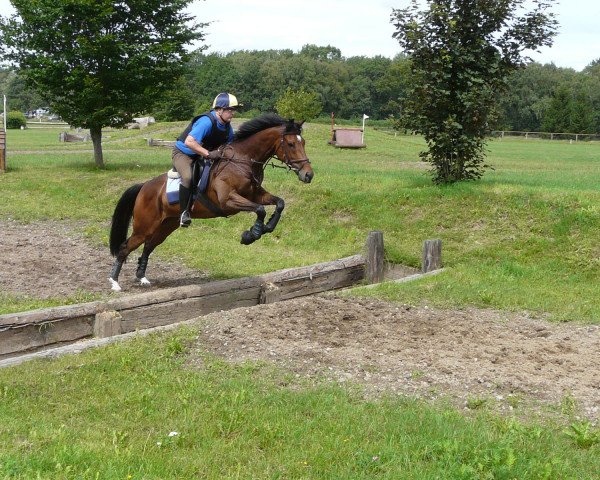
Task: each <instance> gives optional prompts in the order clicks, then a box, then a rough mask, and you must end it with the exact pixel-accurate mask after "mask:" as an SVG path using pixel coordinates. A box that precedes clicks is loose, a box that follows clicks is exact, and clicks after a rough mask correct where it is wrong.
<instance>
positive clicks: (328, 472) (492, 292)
mask: <svg viewBox="0 0 600 480" xmlns="http://www.w3.org/2000/svg"><path fill="white" fill-rule="evenodd" d="M150 128H151V129H149V130H143V131H118V132H117V131H114V132H107V135H109V134H110V138H106V143H105V160H106V164H107V168H106V169H105V170H98V169H96V167H95V166H94V163H93V160H92V156H91V148H90V146H89V145H85V144H68V145H65V144H60V143H58V134H57V132H56V131H43V130H35V131H34V130H28V131H9V132H8V145H9V151H8V166H9V171H8V173H7V174H5V175H1V176H0V191H1V193H2V202H0V220H5V219H8V218H12V219H17V220H20V221H26V220H28V221H33V222H35V221H38V220H48V219H53V220H66V221H76V222H77V223H78V224H80V225H81V230H82V232H83V233H85V234H86V236H87V238H88V239H89V241H90V242H91V243H92V244H104V245H106V243H107V236H108V226H109V222H110V217H111V214H112V211H113V209H114V205H115V203H116V201H117V199H118V198H119V196H120V195H121V193H122V192H123V191H124V190H125V188H127V187H128V186H129V185H131V184H133V183H136V182H140V181H144V180H146V179H149V178H150V177H152V176H154V175H158V174H160V173H162V172H164V171H165V170H166V169H167V168H168V167H169V164H170V152H169V150H168V149H157V148H149V147H147V146H146V143H145V140H144V138H145V137H147V136H152V137H154V138H172V136H173V134H175V133H177V131H178V129H180V128H181V125H155V126H153V127H150ZM305 136H306V139H307V151H308V153H309V156H310V157H311V159H312V161H313V166H314V168H315V172H316V177H315V180H314V182H313V183H312V184H311V185H303V184H300V182H298V180H297V179H296V178H295V176H294V175H292V174H287V173H285V172H284V171H282V170H278V169H275V170H271V169H269V170H268V171H267V175H266V182H265V186H266V187H267V188H268V189H269V190H271V191H272V192H273V193H275V194H277V195H280V196H282V197H283V198H284V199H285V200H286V202H287V207H286V211H285V212H284V216H283V219H282V221H281V223H280V225H279V227H278V229H277V231H276V232H275V233H274V234H272V235H269V236H265V237H263V238H262V239H261V240H260V241H259V242H257V243H256V244H254V245H252V246H250V247H245V246H242V245H240V244H239V235H240V233H241V231H242V230H244V229H246V228H248V227H249V226H250V225H251V224H252V223H253V221H254V216H253V215H246V214H240V215H237V216H235V217H232V218H230V219H219V220H209V221H205V222H200V221H196V222H194V225H193V227H192V228H190V229H188V230H185V231H178V232H175V233H174V234H173V235H172V236H171V237H169V239H168V240H167V241H166V242H165V243H164V244H163V245H162V246H161V247H159V249H157V252H156V253H155V255H157V256H160V257H163V258H168V259H173V258H178V259H180V261H181V262H183V263H185V264H186V265H188V266H192V267H195V268H198V269H202V270H205V271H207V272H209V274H210V275H211V276H212V277H214V278H228V277H239V276H244V275H251V274H257V273H262V272H267V271H271V270H275V269H279V268H286V267H291V266H298V265H306V264H310V263H313V262H319V261H326V260H331V259H335V258H339V257H342V256H346V255H351V254H355V253H357V252H359V251H360V250H361V249H362V247H363V244H364V241H365V238H366V235H367V233H368V231H369V230H373V229H377V230H382V231H384V234H385V242H386V252H387V253H386V254H387V257H388V259H389V260H391V261H395V262H401V263H405V264H408V265H412V266H419V263H420V255H421V248H422V242H423V240H425V239H427V238H441V239H442V240H443V242H444V263H445V267H446V270H445V272H444V273H442V274H440V275H437V276H434V277H430V278H427V279H423V280H420V281H417V282H413V283H408V284H384V285H382V286H380V287H378V288H375V289H369V290H368V291H367V290H366V289H365V290H364V291H362V292H360V291H359V292H358V293H360V294H363V295H367V294H368V295H377V296H379V297H383V298H388V299H391V300H395V301H401V302H403V303H415V304H419V303H427V304H430V305H440V306H448V307H453V308H456V307H458V308H460V307H463V306H468V305H474V306H481V307H494V308H499V309H505V310H523V309H526V310H530V311H531V312H534V313H535V312H537V313H540V314H541V313H546V314H548V315H549V316H550V318H553V319H555V320H562V321H578V322H579V321H581V322H588V323H596V324H598V323H600V310H599V309H600V307H599V306H598V302H597V301H596V299H597V298H599V294H600V282H599V281H598V280H600V279H599V275H600V274H599V273H598V272H599V271H600V269H598V263H599V258H600V249H599V247H598V242H597V232H598V231H599V227H600V208H599V207H598V205H599V200H600V198H599V195H600V193H599V190H600V186H599V185H598V184H597V178H599V174H600V171H599V170H600V163H599V162H598V158H599V153H600V145H598V144H595V143H586V144H582V143H578V144H569V143H567V142H549V141H538V140H533V141H524V140H507V139H505V140H503V141H493V142H491V143H490V144H489V149H490V153H489V157H488V160H489V162H490V163H491V164H492V165H493V166H494V167H495V170H494V171H489V172H488V173H487V174H486V175H485V176H484V178H483V180H482V181H480V182H476V183H467V184H460V185H454V186H450V187H440V186H435V185H432V183H431V181H430V179H429V177H427V176H426V174H425V170H424V169H423V168H422V165H421V164H420V162H419V161H418V152H419V151H420V149H422V148H423V142H422V140H421V139H420V138H418V137H406V136H398V137H395V136H393V135H389V134H387V133H385V132H382V131H372V130H367V134H366V143H367V145H368V148H367V149H365V150H357V151H351V150H339V149H334V148H332V147H330V146H328V145H327V139H328V128H327V127H326V126H319V125H308V126H307V128H306V133H305ZM107 256H108V251H107ZM82 268H85V259H82ZM148 272H149V275H150V276H151V275H152V263H151V264H150V267H149V270H148ZM354 293H357V292H356V291H354ZM0 295H2V294H0ZM91 299H95V297H92V296H88V295H87V294H85V293H83V292H78V293H74V294H73V296H72V297H71V298H68V299H64V298H55V299H50V300H40V299H35V298H14V297H9V296H6V295H5V294H4V295H2V296H0V313H4V312H7V311H19V310H25V309H29V308H39V307H43V306H52V305H58V304H60V303H65V302H70V303H73V302H76V301H87V300H91ZM195 336H196V332H195V331H194V330H190V329H185V330H179V331H178V332H177V333H174V334H169V335H160V336H158V335H155V336H151V337H146V338H144V339H138V340H135V341H133V342H129V343H127V344H123V345H117V346H111V347H108V348H103V349H99V350H97V351H93V352H86V353H84V354H81V355H79V356H69V357H64V358H61V359H58V360H54V361H51V362H48V361H46V362H35V363H29V364H24V365H21V366H18V367H13V368H9V369H2V370H0V406H1V408H0V479H2V480H4V479H11V480H12V479H22V480H25V479H27V480H29V479H53V480H54V479H75V478H77V479H104V478H106V479H175V478H181V479H189V478H209V479H212V478H215V479H229V478H253V479H263V478H264V479H300V478H311V479H313V478H314V479H317V478H318V479H337V478H339V479H350V478H351V479H361V478H364V479H367V478H369V479H371V478H382V479H385V478H389V479H397V478H403V479H405V478H406V479H434V478H452V479H455V478H456V479H483V478H495V479H503V478H506V479H509V478H510V479H512V478H527V479H538V478H540V479H541V478H549V479H554V478H577V479H592V478H597V472H598V471H600V455H599V450H598V449H599V448H600V445H599V442H598V430H597V427H592V426H590V425H589V424H586V423H573V424H571V425H570V427H565V425H555V424H553V423H551V421H550V420H546V421H545V422H544V423H543V424H540V423H539V422H538V423H535V422H521V421H518V420H516V419H514V418H506V419H502V418H498V417H495V416H493V415H491V414H490V413H489V411H488V409H487V407H486V401H484V400H485V399H483V400H482V399H478V398H473V399H471V401H470V405H471V407H472V408H471V409H470V410H469V413H468V415H464V414H463V412H458V411H456V410H454V409H453V408H451V407H450V406H448V405H446V404H444V403H443V402H441V401H437V402H435V403H434V404H431V403H424V402H418V401H413V400H409V399H402V398H395V397H390V398H384V399H381V400H365V399H363V398H362V396H361V394H360V391H358V390H353V389H352V387H348V389H343V388H341V387H339V386H336V385H331V384H327V383H318V382H317V383H316V384H305V383H303V382H302V381H299V380H298V379H296V378H295V377H293V376H291V375H290V374H289V373H286V372H284V371H276V370H273V369H272V368H271V367H267V366H265V365H263V364H257V363H245V364H243V365H229V364H226V363H224V362H221V361H218V360H216V359H214V358H211V357H206V356H204V358H203V366H202V368H200V369H196V368H191V367H189V366H187V363H186V361H187V358H188V357H187V355H186V354H187V353H188V351H189V345H190V344H191V342H192V339H193V338H195ZM192 353H194V356H198V355H200V356H201V357H202V356H203V355H205V354H203V352H202V351H200V352H197V351H193V352H192ZM418 374H419V373H418V372H414V375H418ZM567 400H568V399H567ZM517 407H518V405H517V404H516V403H515V408H517ZM571 407H572V406H570V405H569V404H568V402H567V401H565V406H564V408H565V409H570V408H571ZM567 413H569V414H570V415H573V414H574V412H567ZM170 432H177V435H174V436H169V433H170Z"/></svg>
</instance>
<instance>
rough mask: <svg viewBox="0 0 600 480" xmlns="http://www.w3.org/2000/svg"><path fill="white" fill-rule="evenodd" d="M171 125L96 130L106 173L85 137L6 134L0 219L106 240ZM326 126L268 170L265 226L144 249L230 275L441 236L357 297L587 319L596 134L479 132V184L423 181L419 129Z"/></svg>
mask: <svg viewBox="0 0 600 480" xmlns="http://www.w3.org/2000/svg"><path fill="white" fill-rule="evenodd" d="M181 126H182V124H157V125H154V126H152V127H150V128H149V129H147V130H142V131H136V130H124V131H111V132H108V133H107V134H106V135H105V136H108V135H110V138H106V144H105V161H106V165H107V168H106V169H105V170H98V169H96V167H95V165H94V164H93V161H92V153H91V150H90V146H89V144H88V145H85V144H60V143H59V142H58V136H57V134H56V132H54V131H44V130H25V131H9V132H8V145H9V150H8V165H9V168H10V170H9V172H8V173H7V174H6V175H2V177H0V188H1V189H2V197H3V202H2V203H1V204H0V219H1V218H13V219H16V220H20V221H36V220H42V219H55V220H63V219H64V220H75V221H77V222H80V223H82V222H84V223H85V227H83V228H84V230H85V233H86V234H87V235H88V236H89V237H90V241H92V242H94V243H102V244H104V245H106V244H107V241H108V238H107V236H108V226H109V222H110V217H111V214H112V210H113V209H114V205H115V203H116V201H117V199H118V197H119V196H120V194H121V193H122V192H123V191H124V190H125V188H127V187H128V186H129V185H131V184H133V183H137V182H141V181H145V180H147V179H149V178H151V177H152V176H154V175H158V174H160V173H162V172H164V171H165V170H166V169H167V168H168V167H169V164H170V152H169V150H168V149H160V148H151V147H147V146H146V142H145V138H147V137H150V136H152V137H154V138H172V137H174V136H175V134H176V132H177V131H178V129H180V128H181ZM328 135H329V130H328V128H327V126H325V125H316V124H310V125H308V126H307V127H306V129H305V137H306V139H307V151H308V154H309V156H310V157H311V159H312V161H313V166H314V169H315V172H316V177H315V180H314V182H313V183H312V184H311V185H304V184H301V183H300V182H298V180H297V179H296V178H295V176H294V175H293V174H289V173H286V172H285V171H283V170H279V169H269V170H268V171H267V175H266V181H265V186H266V187H267V189H269V190H270V191H272V192H274V193H276V194H277V195H280V196H282V197H283V198H284V199H285V200H286V202H287V208H286V210H285V211H284V216H283V219H282V221H281V223H280V226H279V227H278V229H277V230H276V231H275V232H274V233H273V234H272V235H267V236H265V237H263V238H262V239H261V240H260V241H259V242H257V243H256V244H254V245H252V246H250V247H245V246H242V245H240V244H239V236H240V233H241V232H242V231H243V230H245V229H247V228H248V227H249V226H250V225H251V224H252V223H253V220H254V219H253V215H252V214H240V215H237V216H234V217H232V218H230V219H215V220H208V221H202V222H200V221H197V222H194V225H193V228H191V229H188V230H185V231H177V232H175V233H174V234H173V235H171V237H169V239H168V240H167V241H166V242H165V243H164V244H163V245H161V246H160V247H159V248H158V249H157V250H156V253H155V255H156V256H159V257H163V258H178V259H180V261H183V262H184V263H185V264H187V265H188V266H190V267H194V268H197V269H200V270H204V271H207V272H208V273H209V274H210V275H211V276H212V277H214V278H231V277H239V276H244V275H252V274H259V273H264V272H267V271H272V270H275V269H279V268H287V267H293V266H299V265H307V264H310V263H314V262H320V261H328V260H332V259H335V258H339V257H342V256H346V255H352V254H355V253H357V252H359V251H360V250H361V249H362V247H363V244H364V240H365V238H366V235H367V233H368V231H369V230H382V231H383V232H384V235H385V243H386V254H387V256H388V259H389V260H390V261H393V262H399V263H404V264H407V265H410V266H415V267H418V266H419V264H420V255H421V248H422V242H423V240H425V239H427V238H441V239H442V240H443V255H444V264H445V267H446V271H445V272H444V273H443V274H441V275H438V276H435V277H431V278H429V279H424V280H422V281H418V282H413V283H410V284H403V285H395V284H393V285H392V284H386V285H382V286H381V287H379V288H377V289H372V290H369V292H365V294H368V295H377V296H379V297H382V298H387V299H390V300H401V301H403V302H411V303H428V304H431V305H438V306H444V307H463V306H466V305H474V306H478V307H492V308H498V309H505V310H528V311H530V312H532V313H533V314H536V313H537V314H540V315H541V314H546V315H548V316H549V317H550V318H552V319H555V320H559V321H578V322H584V323H596V324H597V323H600V303H598V302H596V301H594V299H595V298H598V297H599V295H600V282H599V281H598V280H600V269H599V268H598V266H599V265H600V247H598V242H597V240H596V233H597V232H598V230H599V228H600V207H598V205H599V204H600V201H599V200H600V186H599V185H598V183H597V178H598V177H599V175H600V163H599V162H598V161H597V158H598V154H599V153H600V145H599V144H597V143H582V142H578V143H576V144H570V143H568V142H551V141H542V140H529V141H527V140H523V139H504V140H492V141H490V143H489V155H488V161H489V163H490V164H491V165H492V166H493V167H494V170H489V171H488V172H487V173H486V174H485V176H484V177H483V179H482V180H481V181H479V182H472V183H463V184H458V185H452V186H436V185H433V184H432V183H431V181H430V178H429V177H428V176H427V174H426V170H425V169H424V168H423V167H424V164H422V163H421V162H419V160H418V152H419V151H420V150H421V149H422V148H423V147H424V144H423V141H422V140H421V139H420V138H419V137H412V136H397V137H396V136H394V135H390V134H389V133H386V132H383V131H377V130H367V132H366V140H365V141H366V143H367V145H368V147H367V149H364V150H342V149H335V148H332V147H331V146H329V145H327V140H328ZM32 152H33V153H32ZM148 273H149V275H150V276H151V275H152V262H151V263H150V267H149V270H148ZM67 300H68V299H67ZM13 303H14V302H13ZM2 311H3V310H2V309H1V308H0V312H2ZM12 311H14V310H12Z"/></svg>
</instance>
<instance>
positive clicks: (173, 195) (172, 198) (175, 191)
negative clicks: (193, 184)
mask: <svg viewBox="0 0 600 480" xmlns="http://www.w3.org/2000/svg"><path fill="white" fill-rule="evenodd" d="M179 185H181V179H180V177H177V178H171V177H169V176H167V202H169V205H173V204H174V203H179Z"/></svg>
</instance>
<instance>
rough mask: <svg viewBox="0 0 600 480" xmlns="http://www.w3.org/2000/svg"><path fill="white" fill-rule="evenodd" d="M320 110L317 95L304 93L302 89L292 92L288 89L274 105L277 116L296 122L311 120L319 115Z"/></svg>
mask: <svg viewBox="0 0 600 480" xmlns="http://www.w3.org/2000/svg"><path fill="white" fill-rule="evenodd" d="M322 108H323V106H322V105H321V102H320V101H319V97H318V95H317V94H316V93H314V92H306V91H304V89H303V88H301V89H300V90H297V91H294V90H292V89H291V88H289V87H288V89H287V90H286V91H285V93H284V94H283V95H282V96H281V98H280V99H279V100H277V103H276V104H275V109H276V110H277V113H279V115H281V116H282V117H284V118H294V119H296V120H312V119H313V118H315V117H316V116H317V115H318V114H319V113H321V110H322Z"/></svg>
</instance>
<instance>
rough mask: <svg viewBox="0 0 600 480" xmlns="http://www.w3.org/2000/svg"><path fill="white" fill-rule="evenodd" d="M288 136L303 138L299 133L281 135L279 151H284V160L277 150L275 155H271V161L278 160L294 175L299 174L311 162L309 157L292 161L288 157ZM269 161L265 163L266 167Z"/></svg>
mask: <svg viewBox="0 0 600 480" xmlns="http://www.w3.org/2000/svg"><path fill="white" fill-rule="evenodd" d="M286 135H296V136H297V137H298V138H301V137H300V134H299V133H290V132H287V133H286V132H283V133H282V134H281V141H280V142H279V149H283V158H281V156H279V155H278V154H277V149H276V150H275V153H274V154H273V155H271V157H270V158H269V160H270V159H271V158H276V159H277V160H279V161H280V162H282V163H283V164H285V165H286V166H287V168H288V170H291V171H293V172H294V173H298V172H299V171H300V170H302V168H303V167H304V165H306V164H309V165H310V160H309V159H308V157H304V158H298V159H293V160H290V158H289V157H288V151H289V148H290V147H289V146H288V145H287V142H286V141H285V137H286ZM269 160H267V161H266V162H265V165H266V164H267V163H269ZM273 166H275V165H273ZM283 168H285V167H283Z"/></svg>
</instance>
